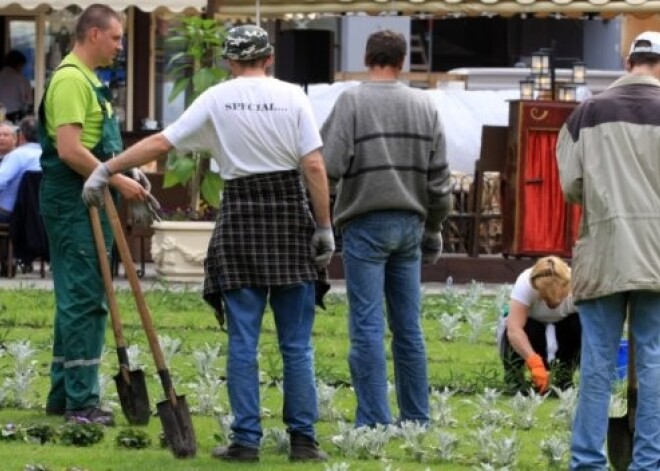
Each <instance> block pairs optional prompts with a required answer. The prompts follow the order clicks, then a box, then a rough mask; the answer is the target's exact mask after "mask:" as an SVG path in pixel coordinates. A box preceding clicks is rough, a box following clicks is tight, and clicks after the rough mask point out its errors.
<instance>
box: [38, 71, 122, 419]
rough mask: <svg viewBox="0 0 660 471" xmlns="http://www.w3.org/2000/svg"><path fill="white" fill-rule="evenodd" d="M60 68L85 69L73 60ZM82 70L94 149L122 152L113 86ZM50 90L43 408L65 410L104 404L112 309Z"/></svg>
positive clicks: (44, 141) (103, 154) (42, 131)
mask: <svg viewBox="0 0 660 471" xmlns="http://www.w3.org/2000/svg"><path fill="white" fill-rule="evenodd" d="M63 67H75V68H77V69H78V70H80V69H79V68H78V67H76V66H75V65H72V64H66V65H63V66H61V67H60V68H63ZM80 73H81V74H83V75H84V76H85V78H86V79H87V81H88V82H89V84H90V86H91V87H92V88H93V89H94V91H95V94H96V98H97V100H98V103H99V105H100V106H101V110H102V113H103V122H102V127H103V128H102V134H101V140H100V141H99V142H98V144H97V145H96V146H95V147H94V148H93V149H91V152H92V153H93V154H94V155H95V156H96V157H97V158H98V159H99V160H100V161H105V160H108V159H110V158H111V157H112V156H113V155H115V154H117V153H119V152H121V150H122V141H121V134H120V131H119V125H118V123H117V120H116V119H115V117H114V115H113V116H110V115H109V113H108V110H107V108H106V104H107V103H110V101H111V94H110V90H109V89H108V88H107V87H105V86H102V87H97V86H95V84H94V83H93V82H92V81H91V80H90V79H89V77H87V75H85V73H84V72H83V71H82V70H80ZM49 83H50V82H49ZM47 93H48V85H47V86H46V90H45V92H44V98H43V99H42V101H41V104H40V106H39V118H40V119H39V121H40V123H39V140H40V142H41V146H42V148H43V153H42V156H41V168H42V171H43V179H42V183H41V193H40V205H41V213H42V215H43V218H44V223H45V226H46V232H47V233H48V242H49V245H50V261H51V269H52V272H53V281H54V285H55V303H56V312H55V333H54V340H53V360H52V364H51V370H50V377H51V389H50V392H49V394H48V399H47V402H46V410H47V412H50V413H63V412H64V411H65V410H80V409H85V408H87V407H94V406H98V404H99V382H98V372H99V364H100V361H101V352H102V350H103V345H104V340H105V328H106V322H107V317H108V312H107V304H106V296H105V291H104V285H103V279H102V277H101V272H100V268H99V263H98V258H97V254H96V246H95V244H94V236H93V233H92V228H91V223H90V220H89V212H88V210H87V208H86V207H85V204H84V203H83V200H82V198H81V195H82V188H83V184H84V181H85V179H84V177H83V176H81V175H80V174H79V173H77V172H75V171H74V170H73V169H71V168H70V167H69V166H68V165H67V164H65V163H64V162H63V161H62V160H61V159H60V157H59V155H58V152H57V148H56V147H55V143H54V142H53V140H52V139H51V138H50V137H49V136H48V133H47V131H46V113H45V103H46V95H47ZM99 213H100V216H101V223H102V226H103V233H104V238H105V244H106V248H108V249H109V248H110V247H112V243H113V237H112V231H111V229H110V224H109V221H108V218H107V215H106V214H105V211H99Z"/></svg>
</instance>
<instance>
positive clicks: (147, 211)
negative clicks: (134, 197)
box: [128, 168, 160, 227]
mask: <svg viewBox="0 0 660 471" xmlns="http://www.w3.org/2000/svg"><path fill="white" fill-rule="evenodd" d="M128 175H129V176H130V177H131V178H132V179H133V180H135V181H136V182H138V183H139V184H140V186H142V188H144V189H145V190H146V191H147V199H146V200H143V201H131V202H130V206H129V207H130V213H131V219H132V220H133V224H135V225H136V226H144V227H149V226H151V224H152V223H153V222H154V221H158V222H160V216H159V214H158V211H159V210H160V203H159V202H158V200H157V199H156V198H155V197H154V195H152V194H151V182H150V181H149V179H148V178H147V176H146V175H145V174H144V172H143V171H142V170H140V169H139V168H132V169H130V171H129V172H128Z"/></svg>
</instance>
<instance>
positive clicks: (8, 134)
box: [0, 121, 17, 163]
mask: <svg viewBox="0 0 660 471" xmlns="http://www.w3.org/2000/svg"><path fill="white" fill-rule="evenodd" d="M16 142H17V136H16V126H14V125H13V124H12V123H10V122H9V121H0V163H2V159H3V158H4V156H5V155H6V154H8V153H9V152H11V151H12V150H14V148H15V147H16Z"/></svg>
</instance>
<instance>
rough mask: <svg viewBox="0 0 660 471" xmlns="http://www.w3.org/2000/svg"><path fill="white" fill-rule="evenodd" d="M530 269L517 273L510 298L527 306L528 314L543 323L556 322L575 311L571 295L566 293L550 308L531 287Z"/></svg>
mask: <svg viewBox="0 0 660 471" xmlns="http://www.w3.org/2000/svg"><path fill="white" fill-rule="evenodd" d="M531 276H532V269H531V268H528V269H527V270H525V271H523V272H522V273H521V274H520V275H518V279H517V280H516V284H515V285H513V290H512V291H511V299H514V300H516V301H518V302H519V303H521V304H522V305H524V306H527V308H528V316H529V318H531V319H534V320H536V321H539V322H543V323H544V324H549V323H554V322H558V321H560V320H562V319H564V318H565V317H567V316H568V315H570V314H572V313H574V312H577V309H576V308H575V305H574V304H573V296H572V295H570V294H569V295H568V296H567V297H566V298H564V300H563V301H562V302H561V303H560V304H559V306H557V307H555V308H550V307H548V305H547V304H546V303H545V301H543V300H542V299H541V295H540V294H539V292H538V291H537V290H536V289H534V288H533V287H532V281H531Z"/></svg>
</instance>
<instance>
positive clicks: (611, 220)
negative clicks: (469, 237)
mask: <svg viewBox="0 0 660 471" xmlns="http://www.w3.org/2000/svg"><path fill="white" fill-rule="evenodd" d="M627 66H628V72H629V73H628V74H627V75H625V76H624V77H622V78H620V79H619V80H617V81H616V82H615V83H614V84H612V86H610V87H609V88H608V89H607V90H606V91H604V92H602V93H601V94H599V95H597V96H595V97H593V98H591V99H589V100H587V101H585V102H584V103H582V104H581V105H580V106H578V108H577V109H576V110H575V111H574V112H573V114H572V115H571V116H570V117H569V119H568V121H567V122H566V124H565V125H564V127H563V128H562V130H561V132H560V135H559V140H558V143H557V158H558V164H559V172H560V179H561V184H562V188H563V191H564V193H565V195H566V199H567V200H568V201H571V202H574V203H578V204H581V205H582V210H583V212H582V222H581V225H580V234H579V239H578V241H577V243H576V246H575V248H574V254H573V267H572V268H573V273H572V282H573V296H574V299H575V301H576V303H577V306H578V310H579V313H580V321H581V323H582V362H581V366H580V395H579V402H578V408H577V413H576V417H575V421H574V423H573V436H572V444H571V463H570V469H572V470H578V469H585V470H586V469H590V470H591V469H598V470H601V469H602V470H604V469H607V459H606V456H605V453H604V451H603V445H604V443H605V437H606V434H607V425H608V407H609V402H610V391H611V381H612V371H613V370H614V367H615V363H616V356H617V347H618V346H619V342H620V339H621V336H622V333H623V324H624V321H625V318H626V308H627V307H629V312H630V319H629V320H628V323H629V328H630V329H631V333H632V335H633V338H634V341H635V351H636V356H637V357H636V368H637V374H638V379H639V395H638V409H637V416H636V418H637V420H636V430H635V439H634V451H633V463H632V465H631V467H630V468H629V469H631V470H649V469H659V468H660V113H659V112H658V110H660V33H657V32H646V33H642V34H641V35H639V36H638V37H637V38H636V39H635V41H634V42H633V44H632V47H631V49H630V55H629V57H628V61H627Z"/></svg>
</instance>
